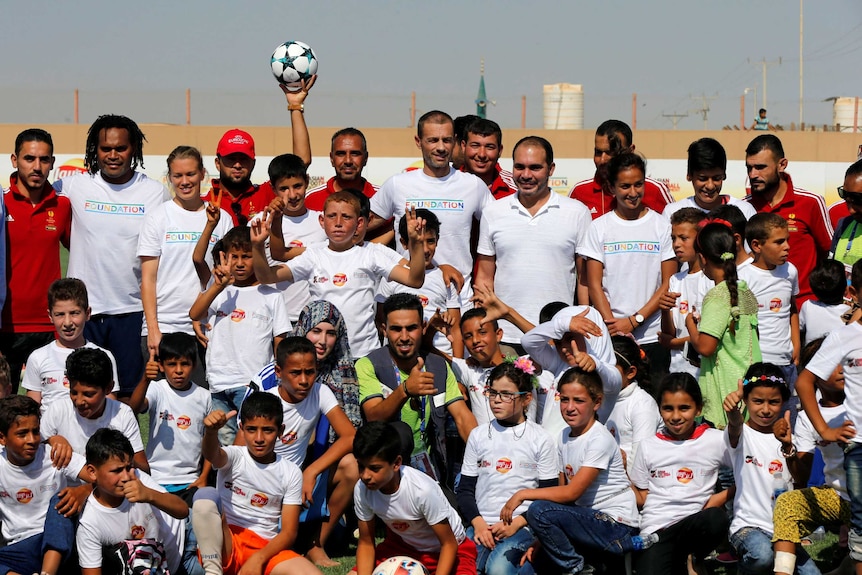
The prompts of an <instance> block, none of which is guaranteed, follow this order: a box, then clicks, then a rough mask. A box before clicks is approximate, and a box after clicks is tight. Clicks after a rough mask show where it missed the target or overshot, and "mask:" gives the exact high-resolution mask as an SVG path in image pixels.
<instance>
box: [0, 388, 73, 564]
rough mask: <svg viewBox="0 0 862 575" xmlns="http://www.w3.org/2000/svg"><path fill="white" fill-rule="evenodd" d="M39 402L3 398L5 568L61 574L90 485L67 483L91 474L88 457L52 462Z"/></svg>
mask: <svg viewBox="0 0 862 575" xmlns="http://www.w3.org/2000/svg"><path fill="white" fill-rule="evenodd" d="M39 417H40V412H39V404H38V403H36V402H35V401H34V400H33V399H31V398H29V397H25V396H21V395H13V396H11V397H6V398H4V399H2V400H0V445H3V451H2V452H0V486H2V489H0V523H2V525H3V538H4V539H5V540H6V546H5V547H2V548H0V572H2V573H4V574H5V573H7V572H11V573H22V574H29V573H42V574H47V575H55V574H56V573H57V571H58V570H59V568H60V566H61V565H62V563H63V562H64V561H65V560H66V559H68V558H69V555H70V553H71V551H72V546H73V545H74V543H75V526H74V522H73V520H72V515H74V514H76V513H77V512H78V511H79V510H80V509H81V506H82V505H83V503H84V501H85V500H86V498H87V495H89V492H90V490H89V486H83V487H78V488H70V487H67V482H68V481H69V480H70V479H71V480H75V479H79V478H80V479H85V478H86V475H85V473H84V463H85V461H84V457H83V456H81V455H78V454H74V455H73V456H72V459H71V461H70V463H69V465H67V466H66V467H63V468H59V469H58V468H57V467H54V465H53V464H52V462H51V454H50V450H49V448H48V447H46V446H45V445H43V444H42V441H41V440H42V436H41V434H40V433H39Z"/></svg>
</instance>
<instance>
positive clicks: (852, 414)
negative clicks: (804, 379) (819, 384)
mask: <svg viewBox="0 0 862 575" xmlns="http://www.w3.org/2000/svg"><path fill="white" fill-rule="evenodd" d="M838 364H841V366H842V367H843V368H844V395H845V399H844V408H845V409H846V410H847V419H849V420H850V421H854V422H859V421H862V325H859V322H857V321H854V322H853V323H850V324H848V325H845V326H844V327H842V328H840V329H837V330H835V331H833V332H832V333H830V334H829V335H828V336H826V341H824V342H823V345H821V346H820V350H819V351H818V352H817V353H816V354H815V355H814V357H813V358H812V359H811V361H810V362H808V365H807V366H805V369H807V370H808V371H810V372H811V373H813V374H814V375H816V376H817V377H819V378H820V379H822V380H824V381H825V380H827V379H829V376H830V375H832V372H833V371H835V367H836V366H837V365H838ZM853 441H856V442H862V425H858V424H857V427H856V437H854V438H853Z"/></svg>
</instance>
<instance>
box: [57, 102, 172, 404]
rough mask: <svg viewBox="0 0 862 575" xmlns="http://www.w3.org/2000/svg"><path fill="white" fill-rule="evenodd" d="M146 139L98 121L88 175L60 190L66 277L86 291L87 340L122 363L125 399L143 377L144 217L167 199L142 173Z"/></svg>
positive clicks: (128, 126) (122, 121) (90, 137)
mask: <svg viewBox="0 0 862 575" xmlns="http://www.w3.org/2000/svg"><path fill="white" fill-rule="evenodd" d="M144 140H145V138H144V134H143V133H142V132H141V129H140V128H139V127H138V125H137V124H136V123H135V122H134V121H132V120H131V119H129V118H127V117H125V116H114V115H105V116H99V117H98V118H97V119H96V121H95V122H94V123H93V125H92V126H90V130H89V132H88V133H87V144H86V146H87V147H86V155H85V157H84V163H85V164H86V166H87V170H88V173H86V174H76V175H74V176H69V177H68V178H63V179H62V180H59V181H57V182H55V184H54V187H55V188H56V189H57V192H58V193H60V194H61V195H64V196H66V197H67V198H69V201H70V202H71V204H72V234H71V240H70V244H69V270H68V275H69V277H75V278H80V279H81V280H83V281H84V283H86V284H87V290H88V291H89V295H90V305H91V306H92V317H91V318H90V321H88V322H87V325H86V327H85V332H84V333H85V335H86V337H87V339H88V340H90V341H92V342H93V343H95V344H96V345H100V346H102V347H104V348H107V349H109V350H110V351H111V352H112V353H113V354H114V357H116V359H117V372H118V375H119V378H120V381H119V382H118V383H119V385H120V393H119V395H120V396H123V395H126V396H128V395H131V393H132V391H133V390H134V389H135V386H136V385H137V383H138V381H139V380H140V378H141V376H142V375H143V373H144V361H143V357H142V356H141V340H140V332H141V322H142V320H143V305H142V303H141V287H140V286H141V264H140V260H139V259H138V258H137V256H136V250H137V247H138V235H139V233H140V230H141V225H142V224H143V222H144V213H145V212H147V211H148V210H150V209H152V208H155V207H156V206H157V205H159V204H160V203H162V202H166V201H168V200H169V199H170V195H169V194H168V191H167V190H166V189H165V187H164V186H163V185H162V184H160V183H159V182H157V181H155V180H152V179H150V178H148V177H147V176H145V175H144V174H143V173H142V172H137V171H135V169H136V168H137V167H138V166H140V167H142V168H143V167H144V153H143V145H144Z"/></svg>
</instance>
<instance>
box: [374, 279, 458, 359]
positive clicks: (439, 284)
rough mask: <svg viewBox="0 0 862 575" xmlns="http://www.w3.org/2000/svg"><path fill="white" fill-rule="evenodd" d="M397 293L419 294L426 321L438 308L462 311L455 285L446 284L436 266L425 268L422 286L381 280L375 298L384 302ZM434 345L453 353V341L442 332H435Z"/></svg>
mask: <svg viewBox="0 0 862 575" xmlns="http://www.w3.org/2000/svg"><path fill="white" fill-rule="evenodd" d="M395 293H411V294H413V295H415V296H419V301H421V302H422V316H423V319H424V320H425V321H428V320H430V319H431V317H432V316H433V315H434V313H435V312H436V311H437V310H438V309H439V310H440V312H441V313H442V312H444V311H446V310H447V309H457V310H458V311H459V312H460V311H461V296H460V295H458V292H457V291H456V290H455V286H454V285H452V286H449V287H447V286H446V282H445V281H443V272H441V271H440V268H438V267H436V266H434V268H433V269H430V270H429V269H426V270H425V283H423V284H422V287H421V288H411V287H407V286H406V285H402V284H400V283H398V282H393V281H389V280H387V279H383V280H381V281H380V286H379V287H378V288H377V295H376V296H375V298H374V299H375V301H377V302H378V303H383V302H385V301H386V299H387V298H388V297H389V296H391V295H392V294H395ZM434 347H436V348H437V349H439V350H440V351H442V352H443V353H445V354H447V355H452V342H451V341H449V340H448V339H447V338H446V336H445V335H443V334H442V333H440V332H437V333H435V334H434Z"/></svg>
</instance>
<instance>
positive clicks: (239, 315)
mask: <svg viewBox="0 0 862 575" xmlns="http://www.w3.org/2000/svg"><path fill="white" fill-rule="evenodd" d="M244 319H245V310H244V309H235V310H233V311H232V312H230V320H231V321H235V322H237V323H239V322H241V321H242V320H244Z"/></svg>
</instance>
